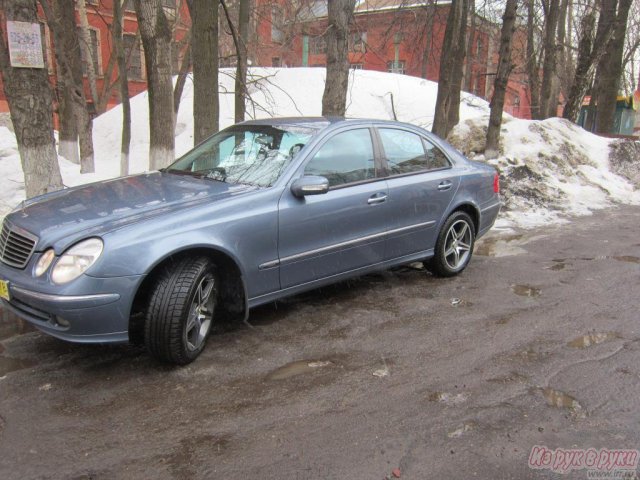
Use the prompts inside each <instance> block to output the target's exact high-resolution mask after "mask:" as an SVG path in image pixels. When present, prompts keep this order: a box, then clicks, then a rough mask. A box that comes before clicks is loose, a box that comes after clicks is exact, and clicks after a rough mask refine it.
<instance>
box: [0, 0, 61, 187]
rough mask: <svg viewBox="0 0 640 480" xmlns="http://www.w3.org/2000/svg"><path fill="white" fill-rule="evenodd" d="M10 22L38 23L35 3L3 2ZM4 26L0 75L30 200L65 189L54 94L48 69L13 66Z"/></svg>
mask: <svg viewBox="0 0 640 480" xmlns="http://www.w3.org/2000/svg"><path fill="white" fill-rule="evenodd" d="M0 7H2V10H3V11H4V13H5V15H6V18H7V20H8V21H18V22H28V23H35V24H37V23H38V17H37V10H36V3H35V2H34V1H33V0H0ZM3 30H4V26H3V25H2V22H0V73H2V84H3V87H4V93H5V96H6V98H7V102H8V103H9V110H10V112H11V121H12V122H13V126H14V130H15V133H16V140H17V142H18V151H19V152H20V160H21V163H22V170H23V172H24V185H25V190H26V196H27V198H30V197H34V196H36V195H41V194H43V193H47V192H52V191H54V190H59V189H60V188H62V177H61V175H60V168H59V166H58V158H57V155H56V148H55V143H54V138H53V107H52V92H51V85H49V79H48V73H47V70H46V69H45V68H17V67H13V66H11V63H10V60H9V51H8V47H7V45H6V44H5V38H7V37H6V35H5V32H4V31H3Z"/></svg>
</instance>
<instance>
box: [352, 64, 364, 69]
mask: <svg viewBox="0 0 640 480" xmlns="http://www.w3.org/2000/svg"><path fill="white" fill-rule="evenodd" d="M349 68H350V69H351V70H364V64H362V63H352V64H350V65H349Z"/></svg>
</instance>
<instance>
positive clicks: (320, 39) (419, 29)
mask: <svg viewBox="0 0 640 480" xmlns="http://www.w3.org/2000/svg"><path fill="white" fill-rule="evenodd" d="M256 1H257V5H256V17H257V18H256V20H255V26H254V27H255V36H256V38H255V47H254V51H253V58H254V62H255V64H256V65H260V66H288V67H300V66H303V67H304V66H309V67H324V66H325V64H326V42H325V39H324V35H323V34H324V32H325V31H326V29H327V2H326V0H325V1H312V2H308V1H307V2H286V1H282V0H256ZM450 3H451V2H447V1H438V2H437V4H436V5H435V6H434V5H432V2H428V1H425V0H414V1H407V0H358V1H357V3H356V9H355V24H354V25H353V28H352V31H351V33H350V38H349V63H350V64H351V66H352V68H358V69H359V68H362V69H367V70H377V71H383V72H384V71H388V72H393V73H402V74H406V75H412V76H416V77H422V78H427V79H429V80H434V81H437V80H438V74H439V70H440V55H441V52H442V43H443V40H444V32H445V29H446V22H447V15H448V13H449V5H450ZM467 31H468V42H469V43H468V46H469V52H470V55H468V57H467V59H466V64H465V84H464V89H465V90H466V91H469V92H471V93H473V94H475V95H477V96H479V97H482V98H485V99H487V100H488V99H490V97H491V93H492V89H493V74H495V71H496V68H497V64H498V42H499V36H500V25H496V24H493V23H491V22H489V21H487V20H486V19H484V18H482V17H481V16H479V15H476V16H475V18H474V19H473V26H472V24H471V21H470V22H469V26H468V30H467ZM525 49H526V35H525V32H524V31H523V30H518V31H517V32H516V34H515V35H514V39H513V50H514V51H513V60H514V63H515V65H516V68H515V69H514V71H513V74H512V77H511V79H510V81H509V85H508V90H507V95H506V99H505V110H506V111H507V112H509V113H511V114H512V115H515V116H517V117H522V118H530V107H529V94H528V84H527V82H526V78H525V75H524V59H525V54H524V53H525Z"/></svg>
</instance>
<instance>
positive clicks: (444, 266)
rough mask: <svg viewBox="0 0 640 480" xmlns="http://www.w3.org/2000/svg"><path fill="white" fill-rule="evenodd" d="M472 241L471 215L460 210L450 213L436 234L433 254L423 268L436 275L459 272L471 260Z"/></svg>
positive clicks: (473, 231)
mask: <svg viewBox="0 0 640 480" xmlns="http://www.w3.org/2000/svg"><path fill="white" fill-rule="evenodd" d="M474 242H475V228H474V226H473V220H471V217H470V216H469V215H468V214H467V213H465V212H461V211H458V212H454V213H452V214H451V215H450V216H449V218H447V221H446V222H444V225H443V226H442V230H440V233H439V234H438V240H437V241H436V248H435V252H434V255H433V257H432V258H430V259H429V260H428V261H427V262H425V268H427V269H428V270H429V271H430V272H431V273H433V274H434V275H436V276H438V277H453V276H454V275H457V274H459V273H460V272H462V271H463V270H464V269H465V268H466V267H467V265H468V264H469V261H470V260H471V254H472V252H473V244H474Z"/></svg>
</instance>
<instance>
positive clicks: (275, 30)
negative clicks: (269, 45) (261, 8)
mask: <svg viewBox="0 0 640 480" xmlns="http://www.w3.org/2000/svg"><path fill="white" fill-rule="evenodd" d="M283 15H284V14H283V12H282V8H280V6H278V5H273V6H272V7H271V41H272V42H275V43H282V42H284V32H283V31H282V25H283V20H284V19H283Z"/></svg>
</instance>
